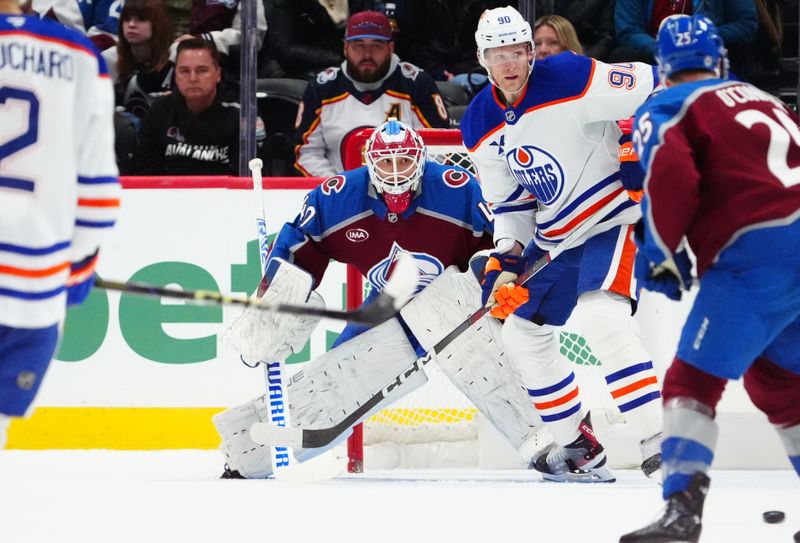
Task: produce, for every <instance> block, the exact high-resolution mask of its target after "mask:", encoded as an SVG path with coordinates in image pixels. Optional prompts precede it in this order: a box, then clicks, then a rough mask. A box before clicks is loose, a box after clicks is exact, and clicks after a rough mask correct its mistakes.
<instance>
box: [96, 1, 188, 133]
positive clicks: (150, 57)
mask: <svg viewBox="0 0 800 543" xmlns="http://www.w3.org/2000/svg"><path fill="white" fill-rule="evenodd" d="M171 42H172V25H171V24H170V22H169V19H168V18H167V6H166V4H165V3H164V0H126V2H125V5H124V7H123V8H122V14H121V15H120V20H119V43H117V46H116V47H115V48H113V49H107V50H106V51H103V56H104V57H105V58H106V61H107V62H108V66H109V70H110V71H111V72H112V73H113V74H114V94H115V102H116V105H117V108H118V109H121V110H122V111H124V112H125V113H126V114H128V115H130V116H131V120H132V121H133V122H134V124H135V125H137V126H138V122H139V120H140V119H143V118H144V116H145V114H146V113H147V110H148V109H150V103H151V102H152V100H153V99H154V98H157V97H159V96H163V95H164V94H165V93H168V92H169V91H170V90H171V89H172V77H173V72H174V65H173V63H172V62H171V61H170V60H169V45H170V43H171Z"/></svg>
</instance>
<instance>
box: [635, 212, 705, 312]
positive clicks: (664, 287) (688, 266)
mask: <svg viewBox="0 0 800 543" xmlns="http://www.w3.org/2000/svg"><path fill="white" fill-rule="evenodd" d="M641 225H642V221H639V223H638V224H637V225H636V230H635V235H634V239H636V245H637V251H636V262H635V263H634V275H635V276H636V281H637V282H638V283H639V285H640V286H641V287H642V288H645V289H647V290H649V291H652V292H660V293H661V294H663V295H664V296H666V297H667V298H669V299H670V300H675V301H678V300H680V299H681V290H689V287H690V286H691V284H692V261H691V259H690V258H689V254H688V253H687V252H686V249H681V250H679V251H678V252H676V253H675V254H674V255H672V258H671V259H667V260H665V261H663V262H660V263H656V262H653V261H652V260H651V259H650V258H648V256H647V254H646V253H645V251H644V250H643V247H644V237H643V227H642V226H641Z"/></svg>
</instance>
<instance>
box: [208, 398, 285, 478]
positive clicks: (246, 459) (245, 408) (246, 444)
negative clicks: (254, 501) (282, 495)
mask: <svg viewBox="0 0 800 543" xmlns="http://www.w3.org/2000/svg"><path fill="white" fill-rule="evenodd" d="M268 405H269V402H268V401H267V399H266V396H259V397H258V398H255V399H253V400H250V401H249V402H247V403H244V404H242V405H237V406H236V407H231V408H230V409H226V410H225V411H222V412H221V413H217V414H216V415H214V416H213V417H212V418H211V420H212V422H213V423H214V426H215V427H216V429H217V433H219V435H220V437H221V438H222V443H220V446H219V449H220V451H222V455H223V456H224V457H225V463H226V464H228V468H230V469H231V470H234V471H238V472H239V473H240V474H241V475H242V476H243V477H246V478H248V479H263V478H266V477H269V476H270V475H272V460H271V458H270V450H269V447H267V446H266V445H262V444H260V443H256V442H255V441H253V440H252V439H250V427H251V426H252V425H253V423H254V422H268V421H269V416H268V414H267V409H268Z"/></svg>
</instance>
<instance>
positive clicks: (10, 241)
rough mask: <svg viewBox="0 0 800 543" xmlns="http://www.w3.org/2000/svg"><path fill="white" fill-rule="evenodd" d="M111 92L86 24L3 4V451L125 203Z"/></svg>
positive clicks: (12, 2)
mask: <svg viewBox="0 0 800 543" xmlns="http://www.w3.org/2000/svg"><path fill="white" fill-rule="evenodd" d="M113 110H114V94H113V90H112V87H111V80H110V78H109V76H108V70H107V69H106V66H105V62H104V61H103V59H102V58H101V57H100V53H99V52H98V51H97V50H96V49H95V47H94V45H92V43H91V42H90V41H89V40H88V38H86V37H85V36H84V35H82V34H80V33H79V32H77V31H75V30H73V29H70V28H67V27H65V26H63V25H61V24H59V23H56V22H55V21H52V20H51V19H42V20H40V19H39V18H38V17H37V16H24V15H22V12H21V10H20V6H19V4H18V3H17V0H0V447H2V446H3V444H4V441H5V429H6V427H7V426H8V424H9V423H10V417H21V416H24V415H26V414H27V413H28V412H29V411H30V406H31V403H32V402H33V399H34V397H35V395H36V392H37V391H38V389H39V385H40V384H41V382H42V378H43V377H44V374H45V372H46V371H47V368H48V366H49V365H50V360H51V359H52V357H53V354H54V353H55V350H56V345H57V343H58V337H59V327H60V324H61V322H62V320H63V319H64V314H65V310H66V306H67V305H75V304H79V303H81V302H82V301H83V300H84V299H85V298H86V296H87V295H88V294H89V291H90V289H91V287H92V284H93V282H94V267H95V263H96V262H97V256H98V250H99V246H100V242H101V241H102V238H103V237H104V236H105V234H106V233H107V232H108V231H110V230H111V227H112V226H113V225H114V221H115V219H116V215H117V210H118V208H119V183H118V180H117V165H116V161H115V157H114V126H113V120H112V115H113Z"/></svg>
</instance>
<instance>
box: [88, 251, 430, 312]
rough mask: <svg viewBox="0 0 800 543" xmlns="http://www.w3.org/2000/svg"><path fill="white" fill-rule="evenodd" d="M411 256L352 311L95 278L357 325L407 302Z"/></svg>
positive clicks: (106, 284) (154, 293)
mask: <svg viewBox="0 0 800 543" xmlns="http://www.w3.org/2000/svg"><path fill="white" fill-rule="evenodd" d="M412 261H413V257H411V256H408V255H404V256H401V257H400V258H399V259H398V263H397V265H396V266H395V272H394V273H393V274H392V276H391V277H390V278H389V281H388V282H387V284H386V287H385V288H384V290H383V291H382V292H381V293H380V295H379V296H378V297H377V298H376V299H375V300H374V301H373V302H371V303H369V304H367V305H365V306H363V307H360V308H358V309H356V310H354V311H339V310H336V309H326V308H318V307H306V306H301V305H293V304H282V303H277V304H276V303H265V302H262V301H261V300H258V299H253V298H246V297H244V296H233V295H230V294H223V293H221V292H215V291H211V290H176V289H170V288H165V287H160V286H157V285H150V284H145V283H123V282H120V281H111V280H107V279H100V278H98V279H97V280H96V281H95V286H96V287H98V288H102V289H105V290H116V291H120V292H129V293H132V294H140V295H143V296H151V297H155V298H161V297H164V298H175V299H180V300H187V301H189V302H192V303H196V304H202V305H239V306H244V307H254V308H256V309H261V310H264V311H275V312H277V313H290V314H294V315H317V316H320V317H327V318H330V319H338V320H346V321H350V322H356V323H359V324H369V325H372V326H374V325H376V324H380V323H382V322H383V321H385V320H388V319H390V318H392V317H393V316H394V315H396V314H397V312H398V311H399V310H400V308H401V307H403V305H404V304H405V303H406V302H407V301H408V299H409V298H410V297H411V295H412V294H413V292H414V288H415V287H416V284H417V280H418V276H419V273H418V271H417V267H416V265H415V264H414V263H413V262H412Z"/></svg>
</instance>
